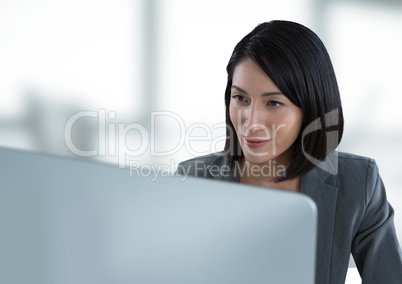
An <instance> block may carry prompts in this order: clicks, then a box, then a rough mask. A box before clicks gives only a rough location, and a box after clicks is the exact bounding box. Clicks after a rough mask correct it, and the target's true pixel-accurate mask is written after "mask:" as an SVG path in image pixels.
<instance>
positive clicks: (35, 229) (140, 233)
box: [0, 148, 317, 284]
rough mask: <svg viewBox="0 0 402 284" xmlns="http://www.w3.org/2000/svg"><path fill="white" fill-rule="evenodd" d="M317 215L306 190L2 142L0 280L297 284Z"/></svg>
mask: <svg viewBox="0 0 402 284" xmlns="http://www.w3.org/2000/svg"><path fill="white" fill-rule="evenodd" d="M316 226H317V212H316V208H315V205H314V203H313V201H312V200H310V199H309V198H308V197H306V196H304V195H302V194H298V193H290V192H284V191H280V190H272V189H266V188H260V187H253V186H245V185H241V184H236V183H229V182H222V181H214V180H207V179H200V178H191V177H187V178H184V177H158V178H157V179H155V180H153V177H151V176H149V177H138V176H137V175H135V176H133V175H132V176H130V170H129V169H119V168H118V167H117V166H111V165H104V164H98V163H93V162H85V161H80V160H75V159H69V158H61V157H55V156H49V155H42V154H36V153H29V152H23V151H16V150H10V149H4V148H3V149H0V228H1V233H0V283H41V284H46V283H52V284H62V283H63V284H64V283H69V284H70V283H74V284H79V283H85V284H88V283H96V284H101V283H114V284H116V283H141V284H151V283H158V284H160V283H164V284H169V283H172V284H173V283H175V284H188V283H192V284H197V283H203V284H205V283H208V284H214V283H219V284H225V283H230V284H233V283H242V284H244V283H253V284H257V283H292V284H294V283H298V284H303V283H305V284H312V283H314V275H315V271H314V269H315V253H316Z"/></svg>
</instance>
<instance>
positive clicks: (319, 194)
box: [301, 159, 338, 283]
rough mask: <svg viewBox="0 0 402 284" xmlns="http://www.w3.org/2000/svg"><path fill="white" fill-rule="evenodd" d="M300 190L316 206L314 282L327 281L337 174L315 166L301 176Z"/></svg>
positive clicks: (336, 195) (331, 245)
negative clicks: (315, 274) (315, 276)
mask: <svg viewBox="0 0 402 284" xmlns="http://www.w3.org/2000/svg"><path fill="white" fill-rule="evenodd" d="M324 163H326V164H327V166H328V165H329V164H331V162H330V160H329V159H327V161H326V162H324ZM328 163H329V164H328ZM324 168H325V167H324ZM301 192H302V193H304V194H306V195H308V196H309V197H310V198H311V199H313V201H314V202H315V204H316V206H317V210H318V231H317V252H319V254H317V259H316V263H317V266H316V269H317V272H318V273H317V279H316V283H327V281H328V279H329V278H328V277H329V275H330V267H331V255H332V247H333V237H334V224H335V211H336V202H337V197H338V187H337V176H336V175H333V174H331V173H329V172H328V171H326V170H323V169H322V168H320V167H316V168H314V169H313V170H312V171H311V172H309V173H307V174H306V175H305V176H303V177H302V180H301Z"/></svg>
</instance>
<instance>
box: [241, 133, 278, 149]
mask: <svg viewBox="0 0 402 284" xmlns="http://www.w3.org/2000/svg"><path fill="white" fill-rule="evenodd" d="M243 140H244V143H245V144H246V145H247V146H248V147H250V148H259V147H262V146H264V145H265V144H267V143H268V142H269V141H271V139H267V138H258V137H247V136H244V135H243Z"/></svg>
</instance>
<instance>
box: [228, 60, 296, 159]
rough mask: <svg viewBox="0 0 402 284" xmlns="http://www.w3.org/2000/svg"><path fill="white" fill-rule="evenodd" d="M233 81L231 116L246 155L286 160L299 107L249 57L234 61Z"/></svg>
mask: <svg viewBox="0 0 402 284" xmlns="http://www.w3.org/2000/svg"><path fill="white" fill-rule="evenodd" d="M232 82H233V83H232V88H231V98H230V105H229V113H230V120H231V121H232V123H233V126H234V128H235V131H236V135H237V137H238V139H239V142H240V145H241V147H242V150H243V153H244V157H245V159H246V160H247V161H249V162H251V163H257V164H260V163H267V162H268V161H270V160H276V161H278V162H280V163H288V162H289V161H290V157H289V151H287V150H289V148H290V147H291V146H292V144H293V142H295V140H296V139H297V137H298V135H299V133H300V130H301V125H302V118H303V112H302V110H301V109H300V108H299V107H297V106H296V105H294V104H293V103H292V102H291V101H290V100H289V99H288V98H287V97H286V96H285V95H283V94H282V93H281V90H279V88H278V87H277V86H276V85H275V84H274V82H272V80H271V79H270V78H269V77H268V76H267V75H266V74H265V73H264V72H263V71H262V70H261V68H260V67H259V66H258V65H257V64H256V63H254V62H253V61H252V60H251V59H245V60H242V61H240V63H238V64H237V66H236V67H235V69H234V73H233V80H232Z"/></svg>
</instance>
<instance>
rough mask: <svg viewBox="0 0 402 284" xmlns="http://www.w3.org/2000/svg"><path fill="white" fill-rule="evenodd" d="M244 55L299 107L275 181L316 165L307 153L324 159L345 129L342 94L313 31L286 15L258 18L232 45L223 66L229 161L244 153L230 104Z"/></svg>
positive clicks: (321, 159)
mask: <svg viewBox="0 0 402 284" xmlns="http://www.w3.org/2000/svg"><path fill="white" fill-rule="evenodd" d="M246 58H249V59H251V60H253V61H254V62H255V63H256V64H258V65H259V66H260V68H261V69H262V70H263V71H264V72H265V73H266V74H267V75H268V76H269V77H270V78H271V80H272V81H273V82H274V83H275V85H276V86H277V87H278V88H279V89H280V90H281V92H282V93H283V94H284V95H285V96H286V97H287V98H288V99H289V100H290V101H291V102H292V103H293V104H295V105H296V106H298V107H299V108H301V110H302V112H303V122H302V128H301V129H302V130H301V132H300V134H299V136H298V138H297V139H296V141H295V142H294V144H293V145H292V146H291V151H292V152H291V156H292V160H291V163H290V164H289V166H288V167H287V169H286V175H285V176H282V177H279V178H277V179H276V181H277V182H279V181H284V180H291V179H294V178H297V177H300V176H302V175H303V174H305V173H307V172H308V171H310V170H311V169H312V168H314V166H315V163H314V162H311V160H312V159H311V158H310V159H309V158H308V156H309V157H313V159H315V161H323V160H325V158H326V157H327V155H328V154H329V153H330V152H332V151H334V150H335V148H336V147H337V146H338V145H339V142H340V141H341V138H342V134H343V124H344V120H343V112H342V105H341V99H340V94H339V89H338V84H337V80H336V76H335V72H334V69H333V66H332V63H331V59H330V57H329V55H328V52H327V50H326V48H325V46H324V44H323V43H322V41H321V40H320V38H319V37H318V36H317V35H316V34H315V33H314V32H313V31H311V30H310V29H308V28H307V27H305V26H303V25H301V24H298V23H294V22H290V21H271V22H266V23H262V24H260V25H258V26H257V27H256V28H254V29H253V30H252V31H251V32H250V33H249V34H248V35H246V36H245V37H244V38H243V39H242V40H241V41H240V42H239V43H238V44H237V45H236V47H235V48H234V50H233V53H232V56H231V57H230V60H229V63H228V65H227V68H226V70H227V73H228V81H227V86H226V91H225V105H226V124H227V130H226V144H225V152H226V153H227V154H228V155H229V157H230V158H229V162H234V161H236V160H237V161H239V160H241V158H242V157H243V153H242V150H241V147H240V144H239V141H238V138H237V136H236V135H233V133H234V127H233V124H232V122H231V120H230V117H229V104H230V94H231V87H232V78H233V72H234V69H235V67H236V65H237V64H238V63H239V62H240V61H242V60H244V59H246ZM332 111H334V112H333V114H336V117H335V120H336V121H334V116H333V115H332V116H330V115H328V114H330V113H331V112H332ZM314 123H316V124H314ZM309 125H310V126H309ZM311 125H315V127H314V128H313V130H314V131H311V130H308V129H309V128H311ZM308 126H309V127H308ZM326 126H332V128H331V131H336V134H337V135H336V136H335V141H333V140H334V136H329V135H327V134H328V132H329V129H326ZM306 127H308V129H307V128H306ZM317 128H320V129H317ZM303 130H308V131H305V132H304V134H305V135H303ZM308 132H310V133H308ZM306 133H307V135H306ZM331 137H332V138H331Z"/></svg>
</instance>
